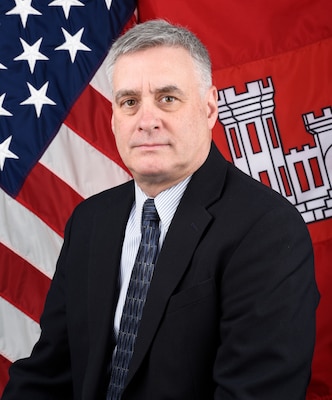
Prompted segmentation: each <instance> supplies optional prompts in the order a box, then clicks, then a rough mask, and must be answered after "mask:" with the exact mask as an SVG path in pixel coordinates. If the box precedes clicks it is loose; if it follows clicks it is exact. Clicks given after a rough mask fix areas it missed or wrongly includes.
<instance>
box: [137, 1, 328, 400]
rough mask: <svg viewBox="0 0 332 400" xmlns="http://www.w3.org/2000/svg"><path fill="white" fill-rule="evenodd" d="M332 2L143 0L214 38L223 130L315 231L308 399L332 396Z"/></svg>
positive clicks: (219, 128)
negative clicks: (316, 300)
mask: <svg viewBox="0 0 332 400" xmlns="http://www.w3.org/2000/svg"><path fill="white" fill-rule="evenodd" d="M331 16H332V3H331V2H330V1H329V0H315V1H306V2H304V1H302V0H279V1H270V0H268V1H265V0H255V1H246V0H236V1H226V0H206V1H204V2H199V1H198V2H193V1H190V0H183V1H181V2H179V1H177V0H168V1H167V2H165V1H163V0H140V1H139V3H138V18H139V20H140V21H144V20H147V19H152V18H165V19H167V20H169V21H171V22H173V23H178V24H181V25H185V26H187V27H188V28H190V29H191V30H192V31H194V32H195V33H196V34H197V35H198V36H199V37H200V38H201V40H202V41H203V43H204V44H205V45H206V46H207V47H208V49H209V52H210V55H211V58H212V64H213V75H214V83H215V85H216V86H217V89H218V94H219V103H218V104H219V119H218V122H217V125H216V127H215V129H214V132H213V138H214V141H215V142H216V144H217V145H218V147H219V148H220V150H221V151H222V153H223V154H224V155H225V156H226V158H227V159H229V160H230V161H231V162H233V163H234V164H235V165H236V166H238V167H239V168H240V169H242V170H243V171H245V172H246V173H248V174H249V175H251V176H253V177H254V178H255V179H257V180H259V181H261V182H263V183H264V184H266V185H268V186H270V187H272V188H273V189H275V190H276V191H278V192H280V193H281V194H282V195H283V196H285V197H286V198H287V199H288V200H289V201H290V202H291V203H292V204H293V205H294V207H296V208H297V209H298V210H299V211H300V212H301V214H302V216H303V218H304V220H305V221H306V222H307V226H308V229H309V231H310V234H311V237H312V241H313V245H314V252H315V268H316V278H317V283H318V287H319V290H320V293H321V302H320V305H319V308H318V311H317V340H316V348H315V353H314V360H313V365H312V379H311V382H310V386H309V388H308V393H307V399H308V400H318V399H324V400H330V399H332V374H331V371H332V318H331V304H332V291H331V285H332V269H331V258H332V95H331V93H332V74H331V71H332V24H331Z"/></svg>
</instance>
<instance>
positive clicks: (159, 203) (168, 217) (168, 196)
mask: <svg viewBox="0 0 332 400" xmlns="http://www.w3.org/2000/svg"><path fill="white" fill-rule="evenodd" d="M190 179H191V176H188V177H187V178H186V179H184V180H183V181H181V182H180V183H178V184H177V185H175V186H172V187H170V188H169V189H166V190H164V191H162V192H161V193H159V194H158V195H157V196H156V197H155V199H154V202H155V206H156V209H157V212H158V215H159V218H160V221H161V223H162V225H163V226H164V228H165V229H166V231H167V230H168V227H169V225H170V224H171V221H172V219H173V216H174V214H175V211H176V209H177V207H178V205H179V203H180V200H181V198H182V196H183V193H184V192H185V190H186V188H187V185H188V183H189V181H190ZM148 198H149V196H147V195H146V194H145V193H144V192H143V191H142V189H141V188H140V187H139V186H138V185H137V183H136V182H135V224H136V226H141V216H142V210H143V204H144V202H145V200H146V199H148Z"/></svg>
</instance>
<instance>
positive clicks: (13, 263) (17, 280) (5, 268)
mask: <svg viewBox="0 0 332 400" xmlns="http://www.w3.org/2000/svg"><path fill="white" fill-rule="evenodd" d="M49 286H50V279H49V278H48V277H46V276H45V275H44V274H42V273H41V272H40V271H38V270H37V269H36V268H34V267H33V266H32V265H31V264H29V263H28V262H27V261H25V260H24V259H23V258H21V257H20V256H18V255H17V254H15V253H14V252H12V251H11V250H10V249H8V248H7V247H6V246H4V245H3V244H1V243H0V294H1V297H3V298H4V299H5V300H7V301H8V302H9V303H11V304H12V305H14V306H15V307H16V308H18V309H19V310H21V311H22V312H24V313H25V314H27V315H28V316H29V317H30V318H32V319H33V320H34V321H36V322H39V318H40V315H41V312H42V310H43V307H44V302H45V297H46V294H47V291H48V289H49Z"/></svg>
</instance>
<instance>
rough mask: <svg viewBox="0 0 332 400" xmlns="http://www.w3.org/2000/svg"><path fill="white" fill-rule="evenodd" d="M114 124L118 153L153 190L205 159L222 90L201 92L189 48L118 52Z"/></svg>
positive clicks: (168, 184) (153, 193)
mask: <svg viewBox="0 0 332 400" xmlns="http://www.w3.org/2000/svg"><path fill="white" fill-rule="evenodd" d="M113 93H114V99H113V104H112V105H113V115H112V129H113V132H114V135H115V140H116V144H117V147H118V150H119V153H120V155H121V157H122V159H123V161H124V163H125V164H126V166H127V167H128V169H129V170H130V171H131V173H132V175H133V177H134V179H135V180H136V181H137V183H138V185H139V186H140V187H141V188H142V189H143V190H144V191H145V192H146V193H147V194H148V195H150V196H156V195H157V194H158V193H159V192H160V191H162V190H165V189H167V188H168V187H171V186H173V185H175V184H177V183H178V182H180V181H181V180H183V179H185V178H186V177H187V176H189V175H191V174H192V173H193V172H195V171H196V170H197V169H198V168H199V167H200V166H201V165H202V164H203V162H204V161H205V159H206V157H207V155H208V152H209V149H210V144H211V129H212V128H213V126H214V124H215V121H216V118H217V93H216V89H215V87H211V88H210V89H209V90H208V91H207V92H206V94H204V95H202V94H201V89H200V82H199V79H198V75H197V72H196V70H195V69H194V64H193V61H192V59H191V57H190V55H189V53H188V52H187V51H186V50H185V49H183V48H172V47H164V46H162V47H155V48H151V49H147V50H143V51H139V52H136V53H133V54H126V55H122V56H120V57H119V58H118V60H117V62H116V64H115V67H114V74H113Z"/></svg>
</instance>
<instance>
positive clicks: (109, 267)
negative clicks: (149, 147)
mask: <svg viewBox="0 0 332 400" xmlns="http://www.w3.org/2000/svg"><path fill="white" fill-rule="evenodd" d="M105 200H106V203H107V204H106V206H105V205H101V206H100V207H99V210H98V211H97V212H96V214H95V218H94V228H93V233H92V240H91V249H90V254H91V256H90V260H89V267H88V268H89V281H88V304H89V310H88V319H89V343H90V348H89V360H88V366H87V368H88V369H87V373H86V381H85V389H84V392H85V393H86V394H87V397H86V398H95V393H97V392H98V391H99V390H100V387H98V386H100V379H101V377H103V376H105V372H107V368H108V366H109V363H110V361H111V357H112V351H113V349H114V345H115V341H114V337H113V320H114V313H115V308H116V304H117V299H118V291H119V287H118V286H119V282H118V279H119V276H118V274H119V265H120V257H121V250H122V242H123V237H124V232H125V228H126V223H127V220H128V216H129V212H130V209H131V206H132V203H133V200H134V190H133V185H131V184H128V185H125V186H123V187H121V188H119V189H117V192H116V193H115V195H114V192H112V197H109V198H106V199H105ZM105 209H106V211H105ZM90 391H91V392H90ZM88 392H90V393H91V395H90V397H89V395H88Z"/></svg>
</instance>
